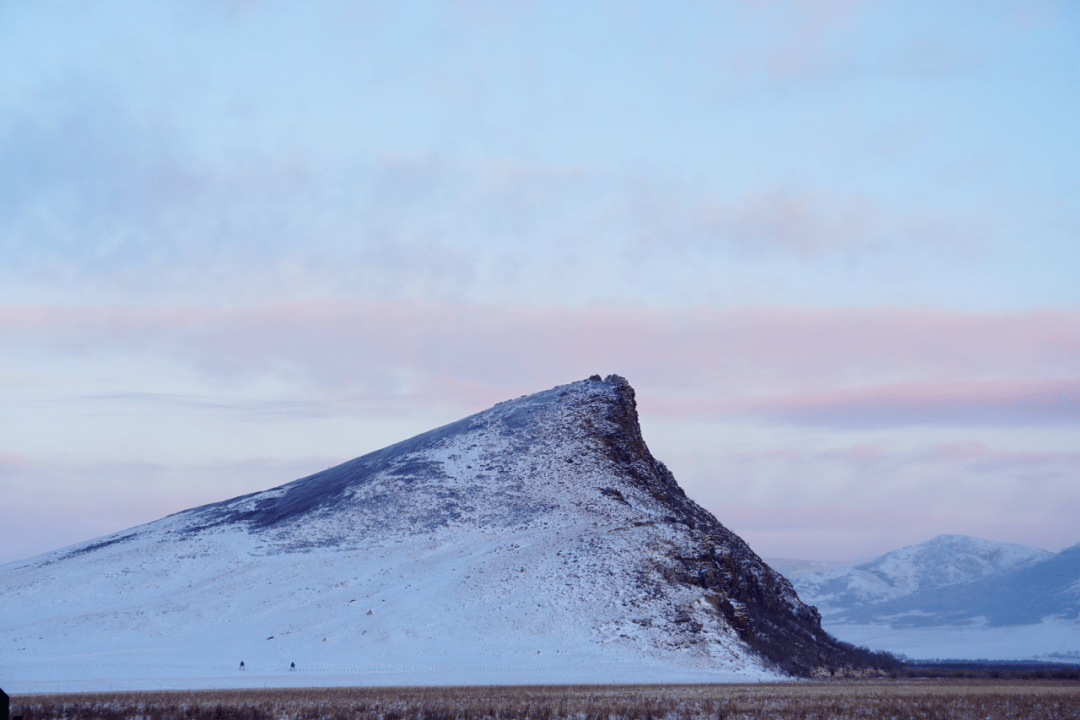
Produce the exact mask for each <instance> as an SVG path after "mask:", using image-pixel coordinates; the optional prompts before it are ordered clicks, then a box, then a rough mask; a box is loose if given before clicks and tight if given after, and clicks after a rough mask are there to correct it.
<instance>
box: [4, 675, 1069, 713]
mask: <svg viewBox="0 0 1080 720" xmlns="http://www.w3.org/2000/svg"><path fill="white" fill-rule="evenodd" d="M11 714H12V716H13V717H14V716H16V715H21V716H23V717H24V718H25V720H52V719H55V720H61V719H63V720H469V719H472V718H478V719H480V718H490V719H491V720H554V719H555V718H576V719H579V720H661V719H663V720H698V719H704V718H710V719H723V720H742V719H744V718H746V719H747V720H751V719H752V720H759V719H764V718H769V719H770V720H772V719H776V720H786V719H788V718H791V719H792V720H794V719H795V718H798V719H800V720H809V719H810V718H815V719H816V718H820V719H822V720H826V719H828V720H842V719H847V718H852V719H855V718H858V719H859V720H885V719H886V718H888V720H901V719H903V720H944V719H945V718H950V719H952V718H957V719H961V718H962V719H965V720H967V719H970V720H999V719H1000V720H1005V719H1006V718H1010V719H1013V718H1015V719H1017V720H1035V719H1038V720H1057V719H1059V718H1060V719H1063V720H1064V719H1066V718H1068V719H1069V720H1075V719H1077V718H1080V683H1077V682H1075V681H1048V680H1035V681H1030V680H1025V681H1003V680H997V681H995V680H967V681H955V680H950V681H942V680H928V681H913V680H891V681H874V682H870V681H864V682H856V681H847V682H839V681H838V682H814V683H784V684H779V683H778V684H760V685H675V686H660V685H634V686H630V685H623V686H619V685H616V686H597V685H591V686H586V685H580V686H498V687H444V688H331V689H326V688H323V689H292V690H205V691H187V692H124V693H75V694H63V695H60V694H57V695H16V696H13V697H12V708H11Z"/></svg>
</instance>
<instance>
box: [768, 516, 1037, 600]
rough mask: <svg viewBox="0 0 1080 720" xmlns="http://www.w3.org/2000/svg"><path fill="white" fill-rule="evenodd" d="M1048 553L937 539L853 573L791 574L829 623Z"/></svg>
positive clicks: (1006, 569)
mask: <svg viewBox="0 0 1080 720" xmlns="http://www.w3.org/2000/svg"><path fill="white" fill-rule="evenodd" d="M1051 555H1052V553H1049V552H1047V551H1045V550H1039V549H1038V548H1033V547H1027V546H1026V545H1017V544H1013V543H999V542H993V541H991V540H983V539H981V538H973V537H967V536H965V535H939V536H937V537H936V538H933V539H932V540H928V541H926V542H924V543H921V544H919V545H912V546H910V547H906V548H902V549H900V550H894V551H892V552H889V553H885V554H884V555H881V556H880V557H876V558H874V559H873V560H870V561H868V562H865V563H862V564H859V565H856V566H854V567H841V568H833V569H828V570H814V571H809V572H796V573H791V574H790V575H789V577H791V578H792V582H794V583H795V586H796V588H797V589H798V591H799V595H800V597H802V598H803V599H804V600H805V601H806V602H808V603H811V604H813V605H816V606H817V607H818V609H819V610H820V611H821V612H822V615H823V616H824V617H826V618H830V619H838V618H842V617H844V616H845V615H846V614H847V613H849V612H851V611H853V610H854V609H856V608H867V607H871V606H874V605H876V604H878V603H882V602H885V601H888V600H897V599H899V598H903V597H909V596H912V595H913V594H918V593H925V592H929V591H932V590H935V589H937V588H941V587H945V586H949V585H957V584H959V583H968V582H973V581H976V580H982V579H984V578H989V577H993V576H997V575H1001V574H1003V573H1006V572H1009V571H1010V570H1016V569H1018V568H1022V567H1025V566H1027V565H1031V564H1032V563H1035V562H1038V561H1040V560H1044V559H1046V558H1048V557H1050V556H1051Z"/></svg>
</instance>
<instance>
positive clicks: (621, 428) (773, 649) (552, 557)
mask: <svg viewBox="0 0 1080 720" xmlns="http://www.w3.org/2000/svg"><path fill="white" fill-rule="evenodd" d="M0 591H3V592H4V596H5V598H6V599H7V598H11V602H12V603H13V606H14V605H18V606H19V607H21V608H22V609H23V610H24V611H25V612H26V613H27V615H26V617H28V618H31V619H30V620H28V621H27V622H26V623H25V624H24V626H23V627H24V628H33V630H30V631H29V632H30V633H31V634H32V633H33V632H38V633H39V634H40V637H42V638H44V637H46V636H51V637H54V638H59V637H63V636H67V637H68V638H70V637H72V636H73V635H76V634H77V635H78V636H79V638H80V642H84V643H86V644H87V647H92V648H93V653H104V652H110V653H114V654H115V653H120V654H126V655H131V656H142V655H146V654H148V653H157V652H160V646H161V643H162V638H165V639H167V641H168V643H170V644H171V646H172V647H174V648H175V652H176V653H178V654H179V655H180V656H182V657H184V658H188V659H189V660H190V656H191V655H192V654H199V653H202V654H210V655H214V656H215V657H217V655H215V653H226V654H227V655H231V654H232V653H235V652H239V650H237V648H243V649H244V653H245V655H246V657H248V658H249V660H248V662H249V666H250V665H252V663H253V661H252V660H251V658H260V657H262V658H266V657H268V655H267V653H271V652H285V650H281V648H285V647H287V648H288V652H289V654H290V655H295V656H297V659H299V660H302V661H303V665H304V666H305V667H308V666H311V665H318V666H320V667H323V668H326V671H327V672H330V671H336V670H334V669H335V668H341V667H352V668H355V667H364V666H369V665H370V664H371V663H373V662H377V663H382V664H384V665H395V664H397V665H398V666H400V665H402V664H407V663H409V662H414V661H415V659H416V658H418V657H422V658H424V662H423V664H425V665H430V664H432V663H433V662H436V661H433V660H431V658H432V657H434V658H437V659H438V664H440V666H445V667H454V668H456V667H471V666H474V665H476V664H477V662H478V661H477V658H486V660H484V662H485V663H492V664H496V665H498V664H499V663H502V664H503V665H505V663H507V662H511V661H510V660H507V658H515V659H514V660H513V662H514V663H522V662H527V663H528V664H529V667H532V668H534V669H535V670H536V671H537V672H541V673H542V672H556V671H558V672H564V671H565V670H566V668H568V667H571V666H574V667H578V668H586V670H583V671H582V672H584V673H585V674H580V673H579V674H572V675H571V676H569V677H568V678H567V679H569V680H581V681H585V680H588V679H597V680H602V679H605V678H612V677H616V676H617V677H621V678H627V679H629V678H633V677H641V678H652V679H656V678H657V677H663V675H660V676H658V675H657V674H656V671H655V670H649V671H648V673H646V674H644V675H633V673H631V675H612V673H613V672H614V671H613V670H612V668H614V667H616V666H618V667H621V668H624V669H625V668H639V670H640V668H642V667H646V666H647V667H650V668H655V667H662V668H667V670H665V671H664V672H667V673H668V675H667V676H668V677H676V675H672V674H671V673H674V672H678V673H683V674H682V675H677V676H678V677H683V678H687V679H689V678H690V677H694V678H699V679H707V678H710V677H712V678H714V679H716V678H717V677H718V676H717V675H715V673H726V677H729V678H733V677H744V678H747V677H761V676H765V675H768V674H769V673H772V672H777V671H783V672H791V673H797V674H811V673H815V672H825V671H833V670H837V669H844V668H848V669H850V668H851V667H852V666H857V665H859V664H861V663H863V662H865V660H866V658H865V657H864V656H862V655H860V654H859V653H856V652H854V651H853V650H852V649H851V648H850V647H846V646H844V645H843V644H841V643H837V642H836V641H835V640H833V639H832V638H831V637H829V636H828V635H827V634H826V633H825V632H823V631H822V630H821V626H820V618H819V616H818V614H817V611H816V610H815V609H814V608H811V607H808V606H807V605H805V604H803V603H802V602H800V601H799V599H798V596H797V595H796V593H795V591H794V589H793V588H792V586H791V584H790V583H789V582H788V581H787V580H786V579H785V578H783V577H782V576H781V575H780V574H779V573H776V572H774V571H773V570H772V569H771V568H769V567H768V566H767V565H766V564H765V563H764V562H762V560H761V559H760V558H759V557H758V556H757V555H756V554H754V553H753V551H751V550H750V548H749V547H748V546H747V545H746V543H745V542H743V541H742V540H741V539H740V538H739V537H737V536H736V535H735V534H734V533H731V532H730V531H728V530H727V529H726V528H724V527H723V526H722V525H721V524H720V523H719V522H718V521H717V520H716V519H715V518H714V517H713V516H712V515H711V514H710V513H708V512H706V511H705V510H703V509H702V508H700V507H699V506H698V505H696V504H695V503H694V502H692V501H691V500H690V499H689V498H687V497H686V495H685V493H684V492H683V491H682V489H681V488H680V487H679V486H678V484H677V483H676V481H675V478H674V477H673V476H672V474H671V472H670V471H669V470H668V469H667V468H666V467H665V466H664V465H663V463H661V462H659V461H658V460H656V459H655V458H654V457H653V456H652V454H651V453H650V451H649V449H648V446H647V445H646V443H645V440H644V438H643V437H642V434H641V429H640V426H639V424H638V416H637V406H636V401H635V394H634V390H633V388H631V387H630V385H629V383H628V382H627V381H626V380H625V379H623V378H621V377H619V376H617V375H610V376H608V377H607V378H604V379H601V378H600V377H599V376H594V377H592V378H590V379H588V380H584V381H580V382H575V383H571V384H569V385H563V386H559V387H556V388H553V389H551V390H547V391H544V392H539V393H535V394H533V395H528V396H525V397H522V398H518V399H516V400H511V401H508V402H504V403H500V404H498V405H496V406H494V407H492V408H490V409H488V410H486V411H483V412H481V413H477V414H476V415H472V416H470V417H467V418H464V419H462V420H459V421H457V422H455V423H451V424H449V425H446V426H444V427H441V428H437V429H435V430H432V431H430V432H427V433H424V434H422V435H418V436H416V437H414V438H411V439H409V440H406V441H404V442H401V443H397V444H395V445H391V446H389V447H387V448H384V449H382V450H379V451H376V452H373V453H369V454H367V455H364V456H362V457H359V458H356V459H354V460H351V461H349V462H346V463H343V464H341V465H339V466H337V467H334V468H330V469H328V470H326V471H323V472H320V473H316V474H314V475H311V476H309V477H306V478H302V479H300V480H296V481H294V482H291V483H288V484H286V485H282V486H280V487H278V488H275V489H272V490H267V491H265V492H260V493H254V494H251V495H246V496H243V497H239V498H234V499H232V500H227V501H224V502H220V503H215V504H212V505H206V506H202V507H198V508H193V509H191V510H188V511H184V512H181V513H177V514H175V515H172V516H170V517H168V518H164V519H163V520H160V521H157V522H155V523H150V524H148V525H145V526H140V527H139V528H134V529H133V530H130V531H126V532H124V533H118V534H116V535H114V536H110V537H107V538H103V539H100V540H97V541H94V542H91V543H84V544H82V545H80V546H75V547H73V548H69V549H66V550H63V551H58V552H56V553H51V554H49V555H47V556H42V557H40V558H36V559H32V560H31V561H25V562H23V563H15V564H12V565H9V566H7V567H6V568H4V569H2V570H0ZM57 598H59V599H57ZM117 598H123V603H122V606H123V607H124V608H127V609H126V610H125V611H124V612H123V613H119V614H118V612H117V607H118V604H117ZM361 608H363V609H364V610H366V614H363V613H360V612H358V610H359V609H361ZM125 613H127V614H125ZM90 616H92V617H95V618H97V619H98V621H97V622H95V623H93V624H87V623H84V622H81V621H80V620H79V618H84V619H85V618H86V617H90ZM103 618H105V619H103ZM136 619H137V621H136ZM19 632H21V631H18V632H17V631H15V630H14V629H12V628H10V627H9V628H0V648H2V647H4V645H3V642H4V638H5V636H6V635H5V634H6V633H14V635H13V636H12V637H11V640H14V641H15V643H16V645H18V644H19V643H20V642H21V639H20V638H21V637H22V636H21V635H20V634H19ZM27 637H29V635H27ZM267 639H269V640H271V641H272V642H270V643H269V644H267V643H268V640H267ZM28 642H29V645H30V646H34V645H35V644H40V643H37V642H36V641H33V642H30V641H28ZM57 642H59V641H57ZM47 645H48V643H44V644H42V647H41V648H39V651H38V655H37V657H44V656H48V655H49V652H53V653H65V652H67V653H70V643H69V644H68V645H64V644H63V643H60V644H57V645H55V646H49V647H51V648H52V649H51V650H50V649H49V647H46V646H47ZM9 647H10V646H9ZM64 648H68V649H67V650H64ZM0 652H2V651H0ZM140 654H142V655H140ZM201 656H202V655H200V657H201ZM496 658H498V659H496ZM526 658H527V660H526ZM2 659H3V658H2V657H0V660H2ZM575 663H577V664H575ZM0 664H2V663H0ZM298 664H299V663H298ZM500 666H501V665H500ZM560 668H561V669H560ZM605 668H607V669H606V670H605ZM620 672H621V671H620ZM627 672H630V671H629V670H627ZM634 672H638V670H635V671H634ZM642 672H643V671H642ZM689 672H693V673H698V675H686V674H685V673H689ZM590 673H591V674H590ZM605 673H607V674H605ZM702 673H704V674H702ZM710 673H712V674H710ZM433 677H434V676H425V678H424V681H425V682H426V681H437V680H432V679H431V678H433ZM545 677H547V678H549V679H550V678H551V677H554V676H551V675H548V676H544V675H539V676H537V678H536V679H537V680H543V679H544V678H545ZM559 677H562V676H559ZM473 679H474V680H477V681H480V680H484V679H485V678H483V677H482V678H473ZM489 679H490V678H489Z"/></svg>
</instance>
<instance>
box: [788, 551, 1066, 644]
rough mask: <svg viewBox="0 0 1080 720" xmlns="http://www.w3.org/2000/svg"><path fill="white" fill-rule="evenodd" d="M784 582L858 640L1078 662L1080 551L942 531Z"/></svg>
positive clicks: (843, 633)
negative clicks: (846, 564)
mask: <svg viewBox="0 0 1080 720" xmlns="http://www.w3.org/2000/svg"><path fill="white" fill-rule="evenodd" d="M781 562H786V563H787V564H788V567H792V562H793V561H781ZM778 564H779V563H778ZM804 567H806V566H804ZM788 577H789V579H790V580H791V582H792V584H793V585H794V586H795V588H796V590H797V591H798V593H799V597H800V598H801V599H802V600H803V601H804V602H806V603H809V604H811V605H815V606H816V607H817V608H818V610H819V611H820V612H821V615H822V623H823V625H824V627H826V628H828V629H830V630H831V631H833V632H835V633H836V634H837V635H838V636H839V637H841V638H843V639H846V640H849V641H852V642H857V643H860V644H862V643H866V642H870V643H875V647H882V648H884V649H887V650H893V651H898V652H904V653H906V654H914V655H915V656H918V657H932V656H936V657H990V656H995V657H1003V658H1009V659H1022V658H1026V657H1030V656H1041V657H1047V658H1050V657H1053V658H1055V659H1061V658H1062V657H1072V653H1073V652H1076V657H1077V659H1080V545H1074V546H1073V547H1070V548H1066V549H1065V550H1062V551H1061V552H1059V553H1056V554H1055V553H1050V552H1047V551H1045V550H1040V549H1038V548H1032V547H1027V546H1024V545H1016V544H1012V543H999V542H992V541H990V540H983V539H980V538H973V537H966V536H963V535H941V536H938V537H936V538H933V539H932V540H929V541H927V542H925V543H922V544H919V545H914V546H911V547H906V548H903V549H900V550H895V551H893V552H890V553H886V554H884V555H882V556H880V557H877V558H874V559H873V560H870V561H867V562H864V563H860V564H858V565H854V566H851V567H839V568H836V567H834V568H829V569H814V568H810V567H807V569H804V570H802V571H796V572H791V573H789V574H788ZM1036 626H1038V627H1036ZM950 642H951V643H952V645H951V646H950V645H949V643H950ZM920 643H921V646H920ZM950 647H954V648H955V650H953V651H952V652H951V653H950V651H949V648H950ZM980 652H981V653H984V654H983V655H974V656H973V655H972V654H971V653H980Z"/></svg>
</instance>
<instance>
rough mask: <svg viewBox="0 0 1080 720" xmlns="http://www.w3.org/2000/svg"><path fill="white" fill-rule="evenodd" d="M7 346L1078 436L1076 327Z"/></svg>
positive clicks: (119, 314) (116, 319) (535, 325)
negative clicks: (1073, 426)
mask: <svg viewBox="0 0 1080 720" xmlns="http://www.w3.org/2000/svg"><path fill="white" fill-rule="evenodd" d="M0 333H2V334H3V335H4V337H5V338H6V341H7V342H8V343H12V344H15V345H21V346H24V347H33V348H37V349H38V350H39V351H48V352H53V353H57V354H62V355H65V356H69V357H75V358H78V357H81V356H87V355H108V354H126V355H131V356H157V357H160V358H164V359H168V360H171V361H175V362H180V363H183V364H187V365H189V366H190V367H192V368H194V369H195V370H197V371H198V372H199V373H201V374H202V375H203V376H204V377H205V378H207V379H208V380H210V381H212V382H215V383H219V384H221V385H223V386H224V385H228V384H234V383H236V382H243V381H244V380H245V379H246V378H257V377H262V376H272V377H276V378H280V379H283V380H285V381H287V382H291V383H293V384H294V385H295V386H296V387H297V388H300V389H302V391H303V392H305V393H308V394H309V395H312V396H313V397H317V398H319V399H321V400H328V399H329V400H333V401H335V402H341V403H347V404H353V405H360V406H371V407H379V408H382V409H384V410H385V409H388V408H391V407H395V406H397V407H405V406H410V405H411V406H415V404H416V403H425V404H432V403H433V404H443V405H449V406H453V407H456V408H461V409H476V410H478V409H481V408H483V407H486V406H487V405H490V404H491V403H493V402H496V401H499V400H503V399H506V398H508V397H516V396H518V395H521V394H524V393H527V392H532V391H535V390H538V389H543V388H546V387H551V386H554V385H557V384H560V383H563V382H567V381H570V380H573V379H578V378H581V377H586V376H588V375H591V374H593V373H601V374H607V373H610V372H616V373H619V374H622V375H625V376H627V377H628V378H629V379H630V381H631V383H633V384H634V385H635V387H637V388H638V389H639V400H640V402H641V403H642V404H643V405H644V406H646V407H647V408H648V409H649V411H650V412H652V413H657V414H667V415H690V414H714V415H716V414H727V415H743V416H749V417H757V418H761V419H764V420H767V421H781V422H793V423H811V424H823V425H864V426H865V425H872V426H888V425H907V424H918V423H944V424H994V425H1008V424H1010V423H1020V424H1045V423H1075V422H1077V421H1080V400H1078V397H1080V312H1078V311H1073V310H1064V309H1045V310H1032V311H1027V312H1014V313H972V312H960V311H952V310H940V309H934V308H899V307H879V308H836V309H792V308H770V307H759V308H735V309H716V308H694V309H684V310H647V309H634V308H620V307H598V308H570V307H538V306H467V305H434V304H420V303H409V302H378V303H364V302H347V301H297V302H289V303H282V304H277V305H269V306H260V307H254V308H244V309H220V308H181V307H170V308H125V307H118V308H101V307H96V308H67V307H13V306H7V307H0Z"/></svg>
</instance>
